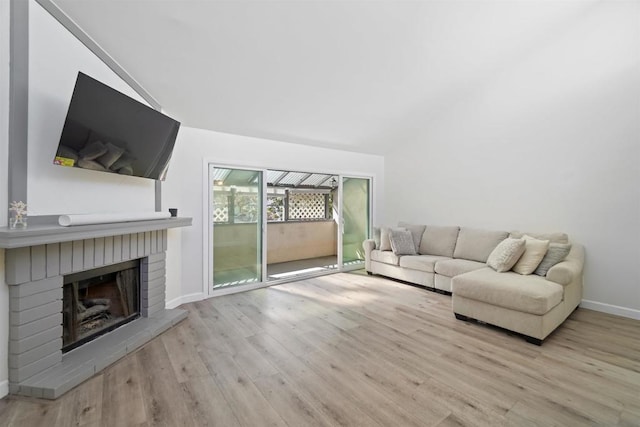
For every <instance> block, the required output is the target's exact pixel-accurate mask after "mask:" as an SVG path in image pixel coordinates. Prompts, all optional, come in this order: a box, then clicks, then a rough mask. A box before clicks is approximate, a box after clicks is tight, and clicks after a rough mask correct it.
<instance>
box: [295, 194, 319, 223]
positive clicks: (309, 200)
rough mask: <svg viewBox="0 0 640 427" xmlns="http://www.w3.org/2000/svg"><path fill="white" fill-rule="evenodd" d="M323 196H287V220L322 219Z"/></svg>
mask: <svg viewBox="0 0 640 427" xmlns="http://www.w3.org/2000/svg"><path fill="white" fill-rule="evenodd" d="M324 210H325V202H324V194H318V193H297V194H296V193H294V194H291V195H289V219H323V218H324V217H325V212H324Z"/></svg>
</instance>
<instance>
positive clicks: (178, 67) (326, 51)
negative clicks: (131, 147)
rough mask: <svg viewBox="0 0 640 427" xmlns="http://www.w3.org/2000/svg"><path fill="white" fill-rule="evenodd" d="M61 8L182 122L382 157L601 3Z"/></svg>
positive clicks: (66, 2) (113, 3) (59, 0)
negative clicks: (370, 153) (490, 78)
mask: <svg viewBox="0 0 640 427" xmlns="http://www.w3.org/2000/svg"><path fill="white" fill-rule="evenodd" d="M53 1H54V3H55V4H56V5H57V6H58V7H59V8H60V9H61V10H62V11H63V12H65V13H66V14H67V15H68V16H69V17H70V18H71V19H73V20H74V21H75V22H76V23H77V24H78V25H79V26H80V27H81V28H82V29H83V30H84V31H85V32H86V33H87V34H89V35H90V36H91V37H92V38H93V39H94V40H95V41H96V42H97V43H98V44H99V45H100V46H102V48H103V49H105V50H106V51H107V52H108V53H109V54H110V55H111V56H112V57H113V58H114V59H115V60H116V61H117V62H118V63H119V64H120V65H121V66H122V67H123V68H124V69H125V70H127V71H128V72H129V74H131V75H132V76H133V78H135V79H136V80H137V81H138V82H139V83H140V84H141V85H142V86H143V87H144V88H145V89H146V90H147V91H148V92H150V93H151V94H152V95H153V96H154V97H155V98H156V99H157V100H158V101H159V102H160V104H161V105H162V106H163V109H164V111H165V112H167V113H168V114H170V115H172V116H174V117H175V118H176V119H178V120H180V121H181V122H183V124H184V125H186V126H191V127H197V128H203V129H210V130H215V131H221V132H229V133H235V134H240V135H248V136H256V137H263V138H270V139H276V140H281V141H288V142H294V143H301V144H312V145H321V146H334V147H340V148H345V149H351V150H356V151H365V152H379V153H383V152H385V150H386V149H387V148H389V147H391V148H395V147H397V144H402V143H404V142H406V141H411V142H413V143H415V142H416V141H420V139H421V138H422V137H423V135H424V134H425V132H426V130H427V129H428V127H429V125H430V123H431V122H432V121H433V120H437V117H438V114H439V113H440V112H441V110H443V109H446V108H447V106H448V105H451V103H455V102H458V101H460V100H461V99H464V97H465V96H467V94H468V93H470V92H472V91H473V90H474V88H476V87H477V86H479V85H481V84H482V82H483V80H484V79H486V78H487V77H488V76H491V75H495V74H496V73H500V72H501V71H503V70H504V68H505V67H511V66H515V65H517V64H518V63H519V62H520V61H522V60H523V59H525V58H526V57H527V55H528V54H529V52H530V51H531V50H532V49H535V47H536V46H538V45H539V44H540V43H548V42H549V41H550V40H551V41H552V40H553V34H554V33H556V32H557V31H560V30H561V29H562V28H563V27H564V26H566V25H570V23H571V22H572V21H573V20H575V19H579V16H580V15H581V14H582V13H583V12H584V10H585V9H586V8H589V7H590V6H592V5H593V3H595V2H592V1H587V2H567V1H505V0H498V1H489V0H475V1H472V0H469V1H459V0H444V1H393V0H388V1H384V0H381V1H269V0H262V1H207V0H197V1H196V0H163V1H143V0H53ZM549 65H550V67H552V66H553V64H549Z"/></svg>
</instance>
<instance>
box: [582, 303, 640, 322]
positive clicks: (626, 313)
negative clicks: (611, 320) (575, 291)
mask: <svg viewBox="0 0 640 427" xmlns="http://www.w3.org/2000/svg"><path fill="white" fill-rule="evenodd" d="M580 307H582V308H588V309H589V310H595V311H601V312H603V313H608V314H615V315H616V316H622V317H629V318H631V319H636V320H640V310H635V309H633V308H627V307H620V306H618V305H611V304H605V303H603V302H597V301H589V300H586V299H583V300H582V303H581V304H580Z"/></svg>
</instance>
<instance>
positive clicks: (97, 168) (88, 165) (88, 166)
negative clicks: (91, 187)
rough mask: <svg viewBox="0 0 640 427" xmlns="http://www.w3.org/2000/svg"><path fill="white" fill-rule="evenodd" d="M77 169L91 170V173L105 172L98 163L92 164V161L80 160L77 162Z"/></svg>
mask: <svg viewBox="0 0 640 427" xmlns="http://www.w3.org/2000/svg"><path fill="white" fill-rule="evenodd" d="M78 167H80V168H82V169H91V170H92V171H101V172H105V171H106V169H105V168H104V166H102V165H101V164H100V163H98V162H94V161H93V160H85V159H80V160H78Z"/></svg>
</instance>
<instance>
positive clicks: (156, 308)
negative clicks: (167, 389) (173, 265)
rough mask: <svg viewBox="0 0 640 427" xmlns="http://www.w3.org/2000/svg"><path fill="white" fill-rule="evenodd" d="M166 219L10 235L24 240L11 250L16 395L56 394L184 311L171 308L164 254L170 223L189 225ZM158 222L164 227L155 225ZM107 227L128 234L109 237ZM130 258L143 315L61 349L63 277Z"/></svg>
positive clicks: (8, 256) (7, 257) (7, 260)
mask: <svg viewBox="0 0 640 427" xmlns="http://www.w3.org/2000/svg"><path fill="white" fill-rule="evenodd" d="M164 221H165V222H164V224H163V221H142V222H140V223H138V224H137V225H138V228H142V229H149V228H152V229H149V230H147V231H136V232H131V231H133V230H131V228H132V226H131V225H130V224H128V225H125V226H122V225H120V226H115V225H111V227H106V229H105V227H104V226H103V227H101V228H100V227H96V226H82V227H73V230H68V229H62V230H60V232H61V233H63V234H62V235H56V234H55V233H53V234H50V233H44V234H45V236H43V235H42V234H43V233H38V229H37V228H36V229H35V230H33V229H31V230H28V231H27V230H25V231H22V232H20V233H22V234H20V233H14V234H13V235H11V236H10V237H12V238H13V239H11V240H10V241H11V242H13V244H14V245H15V244H17V245H18V246H20V247H15V248H11V247H9V248H8V249H7V250H6V251H5V264H6V265H5V267H6V282H7V285H9V296H10V302H9V309H10V313H9V391H10V393H12V394H20V395H26V396H32V397H42V398H49V399H55V398H57V397H58V396H60V395H61V394H63V393H65V392H66V391H68V390H70V389H71V388H73V387H74V386H76V385H78V384H80V383H81V382H83V381H85V380H86V379H88V378H90V377H91V376H93V375H94V374H95V373H97V372H99V371H100V370H102V369H104V368H105V367H107V366H108V365H110V364H111V363H113V362H115V361H116V360H118V359H120V358H121V357H123V356H125V355H126V354H128V353H130V352H132V351H134V350H136V349H137V348H139V347H140V346H141V345H143V344H144V343H146V342H148V341H149V340H151V339H152V338H154V337H155V336H157V335H159V334H160V333H162V332H163V331H165V330H166V329H168V328H170V327H171V326H172V325H174V324H176V323H177V322H179V321H180V320H182V319H184V318H185V317H186V312H184V311H183V310H167V309H165V281H166V278H165V273H166V268H165V266H166V264H165V258H166V248H167V228H170V227H174V226H182V225H187V224H180V225H177V224H178V223H177V221H178V220H174V221H176V222H174V223H168V224H167V223H166V221H172V220H164ZM151 223H158V224H155V225H154V224H151ZM131 224H135V223H131ZM160 224H162V225H161V226H162V227H165V228H161V229H153V228H156V227H157V226H158V225H160ZM189 224H190V219H189ZM70 228H71V227H70ZM109 228H111V229H112V230H111V232H116V231H124V230H126V231H129V232H127V233H123V234H113V235H111V234H110V232H109ZM133 229H135V226H134V227H133ZM9 233H13V230H12V231H10V232H6V233H4V237H6V235H7V234H9ZM105 234H107V235H105ZM92 235H94V236H96V237H87V236H92ZM0 237H3V236H0ZM79 237H83V238H79ZM66 239H72V240H66ZM51 240H59V241H54V242H51ZM6 241H7V240H5V242H6ZM43 241H45V242H46V243H45V242H43ZM20 242H22V243H20ZM27 242H33V243H30V244H28V245H27ZM36 242H42V243H40V244H36ZM0 243H4V242H3V241H0ZM6 246H11V245H10V244H9V245H5V247H6ZM127 261H135V263H136V265H139V312H140V317H139V318H136V319H133V321H131V322H130V323H126V324H124V325H122V326H120V327H118V328H117V329H115V330H112V331H109V332H107V333H105V334H104V335H101V336H98V337H97V338H95V339H93V340H91V341H89V342H87V343H82V345H79V346H78V347H77V348H73V349H72V350H69V351H68V352H65V353H63V346H64V344H63V292H64V289H65V288H64V282H65V280H64V278H65V277H69V276H70V275H77V274H78V273H81V272H86V271H92V270H95V269H99V268H103V267H107V269H108V267H109V266H113V265H116V264H119V263H123V262H127ZM80 276H82V275H80ZM67 292H68V291H67Z"/></svg>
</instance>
